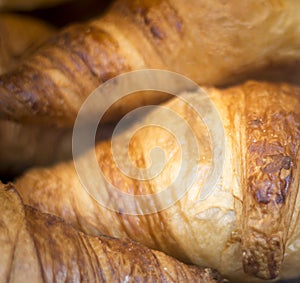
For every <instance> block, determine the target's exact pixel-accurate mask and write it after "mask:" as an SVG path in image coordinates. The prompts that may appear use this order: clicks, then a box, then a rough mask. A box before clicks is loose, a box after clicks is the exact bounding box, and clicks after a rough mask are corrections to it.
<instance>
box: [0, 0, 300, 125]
mask: <svg viewBox="0 0 300 283" xmlns="http://www.w3.org/2000/svg"><path fill="white" fill-rule="evenodd" d="M299 9H300V2H299V1H296V0H267V1H265V0H259V1H256V0H249V1H243V2H241V1H239V0H235V1H207V0H193V1H183V0H174V1H167V0H164V1H153V0H147V1H145V0H143V1H138V0H136V1H135V0H126V1H124V0H120V1H117V2H116V3H115V5H113V6H112V8H111V9H110V10H109V11H108V12H107V14H105V15H104V16H103V17H100V18H98V19H96V20H94V21H91V22H88V23H85V24H77V25H73V26H70V27H68V28H66V29H64V30H63V31H62V32H61V33H60V34H59V35H57V37H56V38H54V39H53V40H52V41H51V42H49V44H47V45H46V46H44V47H43V48H41V49H40V50H39V51H38V52H37V53H36V54H35V56H33V57H31V58H30V59H28V60H27V62H26V63H24V64H23V65H22V66H21V67H20V68H18V69H17V70H16V71H14V72H12V73H10V74H7V75H4V76H2V77H1V79H0V116H2V117H9V118H11V119H15V120H21V121H22V122H24V121H27V122H28V121H34V122H36V123H56V124H65V125H66V124H68V125H70V124H73V122H74V119H75V117H76V114H77V111H78V110H79V107H80V106H81V104H82V102H83V101H84V99H85V98H86V97H87V96H88V95H89V94H90V93H91V92H92V91H93V90H94V89H95V88H96V87H98V85H99V84H100V83H102V82H104V81H106V80H107V79H109V78H111V77H114V76H116V75H118V74H120V73H123V72H126V71H129V70H136V69H143V68H159V69H167V70H172V71H175V72H178V73H181V74H184V75H186V76H188V77H189V78H191V79H193V80H194V81H196V82H197V83H200V84H202V85H204V84H213V85H223V84H227V83H230V82H234V81H237V80H239V79H241V78H245V75H246V74H247V73H248V72H250V71H252V72H253V70H256V69H260V68H263V67H266V66H268V65H273V64H277V63H280V62H293V61H294V60H296V59H299V56H300V55H299V54H300V53H299V48H300V36H299V35H300V19H299V13H298V11H299ZM152 100H153V101H154V102H159V101H158V98H157V97H153V99H152ZM136 103H142V98H141V99H140V100H139V101H137V100H136V99H132V100H131V101H128V102H127V104H126V105H127V106H126V107H128V108H131V104H136ZM126 107H125V110H126ZM116 112H117V111H116ZM117 114H118V113H116V114H115V115H117Z"/></svg>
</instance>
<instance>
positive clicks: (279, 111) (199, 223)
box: [16, 81, 300, 282]
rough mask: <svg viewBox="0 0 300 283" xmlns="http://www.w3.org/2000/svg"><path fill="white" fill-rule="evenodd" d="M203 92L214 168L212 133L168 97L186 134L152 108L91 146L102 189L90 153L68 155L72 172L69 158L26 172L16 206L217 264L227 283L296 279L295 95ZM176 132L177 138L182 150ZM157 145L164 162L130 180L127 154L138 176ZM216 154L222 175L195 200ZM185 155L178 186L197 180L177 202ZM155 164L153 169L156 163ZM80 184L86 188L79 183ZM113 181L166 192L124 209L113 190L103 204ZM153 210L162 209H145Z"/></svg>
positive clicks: (276, 90)
mask: <svg viewBox="0 0 300 283" xmlns="http://www.w3.org/2000/svg"><path fill="white" fill-rule="evenodd" d="M206 92H207V94H208V96H209V98H210V99H211V101H212V102H213V105H215V107H216V110H217V112H218V113H219V115H220V119H221V121H222V123H223V126H224V137H225V138H224V144H225V154H224V155H222V151H220V148H222V142H221V141H222V139H221V138H220V136H219V135H216V136H215V139H216V140H217V144H216V148H219V153H218V154H219V156H220V157H219V160H218V161H214V162H213V160H214V159H213V156H214V155H213V152H214V151H213V147H212V143H211V138H210V136H211V135H212V136H214V135H215V133H213V134H211V133H210V132H209V131H208V130H207V126H206V124H205V123H204V121H205V119H206V116H205V115H204V114H203V115H204V116H203V117H201V115H200V116H199V115H198V114H197V113H196V112H195V111H194V110H193V107H191V106H190V105H189V104H187V103H186V102H185V101H184V100H182V99H180V98H175V99H172V100H171V101H169V102H167V103H165V104H164V107H165V108H168V109H170V110H172V111H173V112H175V113H176V114H178V115H179V116H180V117H181V118H182V119H183V120H184V121H185V122H186V123H188V125H189V127H190V128H191V129H192V133H193V135H192V134H190V132H188V131H187V130H186V127H183V126H182V124H179V123H178V122H177V120H173V116H168V115H166V114H165V113H161V112H159V111H161V110H160V108H159V109H158V110H154V111H152V112H150V113H149V114H147V116H146V117H145V118H144V119H143V120H140V121H139V122H137V124H133V126H132V128H128V129H127V130H124V132H121V133H119V134H117V135H115V136H114V137H113V139H112V141H105V142H101V143H99V144H97V146H96V149H95V151H96V156H97V160H98V163H99V168H100V169H101V171H102V173H103V176H104V177H105V178H106V180H107V182H108V184H107V183H99V182H100V181H99V180H100V179H99V178H96V177H97V176H96V175H97V174H99V172H98V171H92V170H93V167H92V166H91V163H92V162H91V160H92V159H91V157H90V156H91V155H90V154H89V153H86V154H85V155H83V156H79V157H78V158H77V159H76V160H77V161H78V160H79V161H80V162H83V163H82V164H83V167H81V174H79V175H77V173H78V172H79V173H80V170H79V169H80V168H79V169H78V167H76V170H77V171H76V170H75V167H74V164H73V162H69V163H61V164H58V165H55V166H53V167H49V168H36V169H31V170H29V171H28V172H26V173H25V174H24V175H23V176H22V177H20V178H19V179H18V180H17V181H16V186H17V188H18V190H19V193H20V194H21V196H22V198H23V200H24V202H25V203H26V204H29V205H31V206H33V207H35V208H37V209H39V210H41V211H44V212H47V213H51V214H54V215H57V216H60V217H62V218H64V219H65V220H66V221H67V222H69V223H72V225H74V226H75V227H77V228H78V229H80V230H81V231H84V232H85V233H88V234H92V235H99V234H105V235H110V236H113V237H117V238H124V237H126V238H131V239H134V240H136V241H138V242H140V243H143V244H145V245H146V246H148V247H150V248H154V249H158V250H161V251H164V252H166V253H167V254H169V255H172V256H174V257H176V258H178V259H180V260H182V261H184V262H189V263H193V264H196V265H200V266H210V267H213V268H216V269H218V270H219V271H220V273H221V274H222V275H223V276H225V277H226V278H228V279H229V280H231V281H232V282H261V280H260V279H259V278H263V279H274V278H284V279H285V278H295V277H298V276H300V272H299V263H300V252H299V251H300V221H299V217H300V214H299V213H300V196H299V195H298V188H299V176H300V175H299V174H297V168H298V167H299V152H300V151H299V143H300V136H299V135H300V124H299V123H300V89H299V88H297V87H294V86H291V85H288V84H272V83H265V82H255V81H249V82H247V83H245V84H242V85H238V86H236V87H231V88H227V89H223V90H218V89H214V88H206ZM199 93H200V92H194V93H186V94H185V96H183V97H188V98H190V99H192V100H190V101H193V105H198V104H199V103H200V105H202V104H201V103H203V97H202V96H201V95H200V94H199ZM205 109H209V108H205V107H204V108H203V111H204V112H205V111H206V112H205V113H206V115H208V118H207V119H206V120H209V119H211V118H209V117H210V116H209V115H210V110H205ZM168 117H169V118H168ZM161 121H168V125H169V126H170V129H174V127H175V128H176V129H177V130H176V131H177V132H176V133H172V134H170V133H169V132H168V131H164V130H163V128H165V127H166V126H165V124H163V125H162V124H161V123H162V122H161ZM145 125H148V126H147V127H145ZM154 125H158V126H154ZM159 125H161V126H159ZM173 126H174V127H173ZM137 129H140V130H139V131H138V130H137ZM174 135H175V137H176V138H177V139H178V138H180V139H181V143H180V144H179V143H178V142H176V139H175V138H174ZM192 136H195V140H196V141H197V144H198V145H199V146H198V150H199V151H198V152H197V151H195V149H194V148H195V146H194V145H193V143H195V142H193V139H192ZM129 138H130V142H128V140H129ZM218 139H220V143H219V144H218ZM112 142H113V143H114V144H115V146H116V148H117V149H119V150H121V149H122V148H123V147H125V145H126V144H128V150H126V151H124V152H123V151H120V152H119V151H113V147H112ZM191 142H192V145H190V143H191ZM181 144H183V145H184V144H186V145H188V147H187V148H185V149H187V151H185V152H181V149H182V148H183V146H181ZM156 146H160V147H161V149H162V150H163V151H164V154H165V159H164V160H166V163H165V165H164V167H163V169H162V171H161V172H160V174H158V175H157V176H156V175H155V176H154V177H153V176H152V175H151V176H150V175H147V174H146V175H145V176H146V177H147V176H148V178H144V179H143V178H134V176H135V175H133V177H132V176H131V175H130V174H131V173H132V172H134V170H133V169H131V167H130V165H128V164H131V163H126V162H127V160H128V158H129V157H130V160H131V162H132V163H133V164H134V165H135V166H136V167H137V168H139V169H140V170H142V169H145V168H148V167H149V166H150V165H151V158H150V157H151V154H152V153H151V154H150V156H149V153H150V152H151V150H152V149H153V148H154V147H156ZM92 152H93V151H91V153H92ZM221 156H224V161H223V162H224V165H223V171H221V172H222V174H221V177H220V178H219V179H217V178H216V180H217V183H216V185H215V186H214V185H213V183H209V184H210V185H211V187H209V189H211V190H212V191H211V193H210V194H209V195H207V196H208V197H207V198H206V199H204V200H201V199H202V198H201V193H202V191H204V188H206V187H205V182H206V180H207V178H208V176H210V175H209V174H210V173H209V172H210V170H211V169H210V168H212V166H214V167H216V166H217V167H218V166H219V167H220V165H222V164H221V163H222V158H221ZM183 157H184V158H186V159H187V160H188V164H185V166H186V168H187V169H186V170H187V171H186V175H184V177H182V182H183V183H180V184H181V185H182V187H184V186H187V184H188V182H189V181H188V180H189V179H191V177H190V176H191V174H192V176H196V177H195V180H194V182H192V183H191V185H190V187H189V189H188V190H187V191H186V193H185V194H184V195H183V196H182V195H180V192H177V190H176V186H175V183H176V182H177V181H176V180H177V179H176V176H177V175H179V176H182V175H180V172H181V171H180V170H181V168H183V167H184V166H183V165H182V158H183ZM195 158H196V163H193V162H192V160H195ZM216 158H218V155H217V157H216ZM154 160H155V164H156V163H157V164H158V165H159V164H160V161H159V160H160V159H159V158H158V157H156V159H154ZM125 161H126V162H125ZM219 163H220V164H219ZM120 164H121V165H122V164H125V166H123V165H122V166H123V167H120V166H121V165H120ZM158 165H157V166H158ZM124 167H125V169H124ZM150 167H151V166H150ZM126 168H129V173H128V172H126V174H125V173H124V171H122V170H126ZM83 171H84V172H83ZM179 171H180V172H179ZM82 172H83V173H85V175H84V176H85V177H83V175H82ZM93 172H94V173H95V172H96V175H94V174H93ZM178 172H179V173H178ZM189 172H191V173H189ZM197 172H198V173H197ZM79 176H80V179H79ZM175 179H176V180H175ZM83 180H86V181H88V182H89V185H90V187H89V186H88V185H86V184H87V183H83V184H84V185H82V184H81V182H83ZM98 181H99V182H98ZM175 181H176V182H175ZM101 184H103V185H102V186H100V185H101ZM176 184H177V183H176ZM111 185H113V186H115V187H116V188H118V190H120V191H122V192H125V193H126V194H129V195H134V196H137V195H143V194H157V193H159V192H161V191H162V190H164V189H165V188H168V187H170V188H171V192H169V194H166V195H164V197H165V198H164V199H162V198H160V199H158V200H157V199H155V198H153V199H150V200H149V201H148V202H146V203H143V202H141V201H138V200H136V202H134V203H133V210H130V211H129V212H128V213H127V212H126V210H125V209H127V208H128V207H126V200H127V199H126V198H125V197H124V196H122V195H121V196H120V194H108V200H107V202H105V201H101V200H102V199H104V198H103V195H104V194H105V193H106V192H107V191H110V189H111ZM105 186H106V187H105ZM180 188H181V187H180ZM85 189H87V190H85ZM178 195H180V198H179V197H177V196H178ZM99 202H100V204H101V205H100V204H99ZM162 203H164V204H165V206H164V207H162V206H161V204H162ZM151 206H155V207H160V209H158V210H157V211H153V210H152V211H150V210H147V209H148V208H149V207H151Z"/></svg>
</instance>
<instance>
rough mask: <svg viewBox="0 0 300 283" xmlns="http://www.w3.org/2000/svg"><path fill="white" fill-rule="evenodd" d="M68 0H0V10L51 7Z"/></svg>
mask: <svg viewBox="0 0 300 283" xmlns="http://www.w3.org/2000/svg"><path fill="white" fill-rule="evenodd" d="M68 1H70V0H27V1H22V0H0V10H2V11H7V10H10V11H11V10H17V11H22V10H25V11H26V10H33V9H36V8H43V7H51V6H54V5H57V4H60V3H63V2H68Z"/></svg>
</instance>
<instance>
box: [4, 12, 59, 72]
mask: <svg viewBox="0 0 300 283" xmlns="http://www.w3.org/2000/svg"><path fill="white" fill-rule="evenodd" d="M54 31H55V29H54V28H53V27H51V26H50V25H48V24H46V23H44V22H42V21H40V20H37V19H34V18H31V17H26V16H21V15H14V14H4V13H3V14H0V74H2V73H5V72H8V71H10V70H12V69H14V68H15V67H16V66H17V65H20V63H21V62H22V61H23V60H24V58H26V56H28V55H29V54H30V53H32V52H33V51H34V50H35V49H37V47H39V46H40V45H41V44H42V43H43V42H44V41H45V40H46V39H47V38H49V37H50V36H51V35H53V34H54Z"/></svg>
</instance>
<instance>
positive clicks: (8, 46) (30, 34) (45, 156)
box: [0, 14, 72, 179]
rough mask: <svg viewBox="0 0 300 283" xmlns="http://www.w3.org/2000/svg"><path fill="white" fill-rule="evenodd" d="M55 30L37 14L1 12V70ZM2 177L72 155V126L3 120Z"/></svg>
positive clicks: (9, 67)
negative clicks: (52, 125) (40, 125)
mask: <svg viewBox="0 0 300 283" xmlns="http://www.w3.org/2000/svg"><path fill="white" fill-rule="evenodd" d="M54 32H55V29H54V28H53V27H52V26H50V25H48V24H46V23H44V22H42V21H40V20H37V19H34V18H31V17H26V16H21V15H16V14H0V74H1V73H5V72H8V71H10V70H12V69H14V68H15V67H16V66H17V65H19V64H20V63H21V62H22V61H23V60H24V59H25V58H26V57H28V55H29V54H31V53H32V52H33V51H34V50H35V49H37V48H38V47H39V46H40V45H41V44H42V43H43V42H45V41H46V40H47V39H48V38H49V37H50V36H52V35H53V34H54ZM0 136H1V139H0V179H3V178H6V179H8V178H10V177H11V176H15V175H16V174H18V173H20V172H22V171H23V170H24V169H25V168H27V167H29V166H30V165H49V164H51V163H53V162H54V161H58V160H63V159H68V158H70V157H71V136H72V129H57V128H55V127H38V126H32V125H22V124H19V123H15V122H12V121H5V120H1V121H0Z"/></svg>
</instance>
